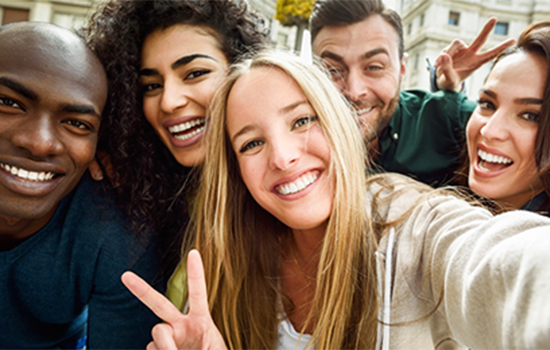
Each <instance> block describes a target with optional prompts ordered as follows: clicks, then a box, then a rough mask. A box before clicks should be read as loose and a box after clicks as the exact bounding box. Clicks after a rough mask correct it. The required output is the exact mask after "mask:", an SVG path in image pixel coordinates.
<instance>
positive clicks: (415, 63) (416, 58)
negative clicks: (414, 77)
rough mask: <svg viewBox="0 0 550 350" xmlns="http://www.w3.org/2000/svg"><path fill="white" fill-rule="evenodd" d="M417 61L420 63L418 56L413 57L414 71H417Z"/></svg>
mask: <svg viewBox="0 0 550 350" xmlns="http://www.w3.org/2000/svg"><path fill="white" fill-rule="evenodd" d="M418 61H420V54H418V53H417V54H416V55H414V70H418Z"/></svg>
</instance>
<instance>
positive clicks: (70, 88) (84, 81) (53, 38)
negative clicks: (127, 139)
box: [0, 27, 107, 236]
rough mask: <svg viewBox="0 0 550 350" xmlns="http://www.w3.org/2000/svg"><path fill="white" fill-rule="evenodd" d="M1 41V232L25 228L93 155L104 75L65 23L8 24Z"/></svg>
mask: <svg viewBox="0 0 550 350" xmlns="http://www.w3.org/2000/svg"><path fill="white" fill-rule="evenodd" d="M17 28H20V27H17ZM21 43H24V45H22V44H21ZM0 48H1V49H0V198H2V200H1V201H0V233H3V234H14V235H15V234H16V235H18V236H26V235H28V234H32V233H34V232H36V231H37V230H38V229H39V228H41V227H42V226H43V225H45V224H46V223H47V222H48V221H49V220H50V218H51V216H52V215H53V213H54V212H55V209H56V208H57V205H58V204H59V201H60V200H61V199H62V198H63V197H64V196H66V195H67V194H68V193H69V192H70V191H71V190H72V189H73V188H74V187H75V186H76V184H77V183H78V181H79V180H80V178H81V176H82V174H83V173H84V171H85V170H86V168H87V167H88V164H89V163H90V162H91V161H92V159H93V157H94V154H95V149H96V143H97V136H98V135H97V134H98V130H99V126H100V122H101V112H102V110H103V107H104V105H105V100H106V95H107V83H106V79H105V75H104V73H103V68H102V67H101V65H100V63H99V62H98V61H97V59H96V58H95V57H94V56H93V55H92V54H91V52H89V51H88V50H87V49H86V47H85V46H84V44H83V43H82V42H81V41H80V40H79V39H78V38H76V37H75V36H74V34H71V33H70V32H68V31H67V32H65V31H64V30H60V29H57V28H56V29H52V27H44V28H41V30H40V31H32V30H28V28H27V30H24V29H23V30H18V29H14V28H10V29H7V30H5V31H3V32H2V33H0Z"/></svg>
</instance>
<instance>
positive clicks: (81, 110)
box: [61, 104, 102, 119]
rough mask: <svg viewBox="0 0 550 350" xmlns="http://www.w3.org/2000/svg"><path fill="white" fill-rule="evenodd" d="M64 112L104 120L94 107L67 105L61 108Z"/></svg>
mask: <svg viewBox="0 0 550 350" xmlns="http://www.w3.org/2000/svg"><path fill="white" fill-rule="evenodd" d="M61 110H62V111H64V112H67V113H77V114H89V115H92V116H95V117H97V118H99V119H102V116H101V113H98V112H97V111H96V110H95V108H94V107H92V106H89V105H69V104H66V105H64V106H63V107H62V108H61Z"/></svg>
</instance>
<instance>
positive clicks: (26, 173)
mask: <svg viewBox="0 0 550 350" xmlns="http://www.w3.org/2000/svg"><path fill="white" fill-rule="evenodd" d="M0 168H1V169H4V170H5V171H7V172H9V173H10V174H12V175H14V176H17V177H18V178H20V179H23V180H28V181H35V182H45V181H49V180H51V179H53V178H54V177H55V176H56V174H55V173H53V172H51V171H40V172H38V171H32V170H27V169H23V168H18V167H16V166H13V165H9V164H5V163H0Z"/></svg>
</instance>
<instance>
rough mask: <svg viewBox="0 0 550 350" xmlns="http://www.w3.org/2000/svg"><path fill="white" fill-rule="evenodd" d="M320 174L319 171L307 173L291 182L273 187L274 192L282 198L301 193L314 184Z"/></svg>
mask: <svg viewBox="0 0 550 350" xmlns="http://www.w3.org/2000/svg"><path fill="white" fill-rule="evenodd" d="M320 174H321V172H320V171H319V170H314V171H309V172H307V173H305V174H303V175H301V176H300V177H298V178H297V179H295V180H293V181H291V182H287V183H284V184H280V185H277V186H275V191H276V192H277V193H279V194H281V195H284V196H286V195H290V194H295V193H299V192H302V191H303V190H305V189H306V188H308V187H309V186H310V185H311V184H312V183H314V182H315V181H316V180H317V179H318V178H319V175H320Z"/></svg>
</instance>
